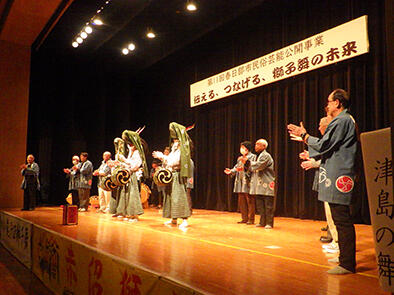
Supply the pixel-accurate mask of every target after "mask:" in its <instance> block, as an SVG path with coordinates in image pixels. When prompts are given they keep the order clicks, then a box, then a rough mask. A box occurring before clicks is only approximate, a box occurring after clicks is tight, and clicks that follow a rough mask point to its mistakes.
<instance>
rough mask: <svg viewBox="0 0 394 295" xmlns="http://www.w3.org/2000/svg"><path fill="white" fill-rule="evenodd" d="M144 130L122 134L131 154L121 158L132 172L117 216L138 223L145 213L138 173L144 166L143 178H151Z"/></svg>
mask: <svg viewBox="0 0 394 295" xmlns="http://www.w3.org/2000/svg"><path fill="white" fill-rule="evenodd" d="M142 130H143V129H138V130H137V131H130V130H125V131H123V133H122V139H123V140H124V142H125V143H126V144H127V147H128V149H129V152H128V156H127V158H125V157H122V156H120V157H119V158H120V160H121V161H123V163H124V164H123V165H124V167H125V168H127V169H128V170H129V171H130V173H131V177H130V180H129V182H128V183H127V184H126V185H125V186H124V187H123V188H122V189H121V191H120V197H119V204H118V207H117V209H116V214H118V217H123V218H124V220H128V221H130V222H136V221H138V216H139V215H141V214H143V213H144V210H143V208H142V204H141V198H140V192H139V189H138V180H137V176H136V172H137V171H138V170H139V168H140V167H141V166H142V170H143V176H144V177H145V178H146V177H148V176H149V174H148V166H147V164H146V159H145V153H144V146H143V144H142V139H141V137H140V135H139V133H140V132H141V131H142Z"/></svg>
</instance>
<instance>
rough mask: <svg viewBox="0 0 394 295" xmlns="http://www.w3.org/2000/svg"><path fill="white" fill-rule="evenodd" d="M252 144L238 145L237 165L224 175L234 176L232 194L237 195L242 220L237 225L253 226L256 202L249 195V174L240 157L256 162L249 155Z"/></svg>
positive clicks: (253, 155) (247, 142)
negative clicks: (239, 154)
mask: <svg viewBox="0 0 394 295" xmlns="http://www.w3.org/2000/svg"><path fill="white" fill-rule="evenodd" d="M251 149H252V143H251V142H250V141H244V142H241V144H240V153H241V155H242V156H240V157H238V160H237V163H236V164H235V166H234V167H233V169H230V168H226V169H224V173H226V174H227V175H231V176H234V175H235V181H234V190H233V192H234V193H237V194H238V207H239V209H240V211H241V216H242V220H241V221H238V223H246V224H248V225H251V224H254V217H255V211H256V200H255V196H254V195H249V191H250V180H251V179H250V176H251V175H250V173H249V172H248V173H247V172H245V167H244V163H242V161H241V159H242V157H246V158H247V159H248V160H249V161H254V160H256V155H255V154H253V153H251V152H250V150H251Z"/></svg>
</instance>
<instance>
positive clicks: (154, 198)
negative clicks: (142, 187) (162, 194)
mask: <svg viewBox="0 0 394 295" xmlns="http://www.w3.org/2000/svg"><path fill="white" fill-rule="evenodd" d="M150 191H151V192H152V193H151V195H150V198H149V203H150V204H153V205H156V206H157V205H158V203H159V192H158V191H157V186H156V185H152V187H151V189H150Z"/></svg>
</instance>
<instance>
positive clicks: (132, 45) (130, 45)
mask: <svg viewBox="0 0 394 295" xmlns="http://www.w3.org/2000/svg"><path fill="white" fill-rule="evenodd" d="M127 48H128V49H129V50H130V51H133V50H134V49H135V45H134V43H130V44H129V46H128V47H127Z"/></svg>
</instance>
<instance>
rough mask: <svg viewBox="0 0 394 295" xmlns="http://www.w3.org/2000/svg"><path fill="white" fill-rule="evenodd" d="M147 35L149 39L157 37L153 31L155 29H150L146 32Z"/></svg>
mask: <svg viewBox="0 0 394 295" xmlns="http://www.w3.org/2000/svg"><path fill="white" fill-rule="evenodd" d="M146 37H148V38H149V39H153V38H155V37H156V35H155V33H153V31H148V33H146Z"/></svg>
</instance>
